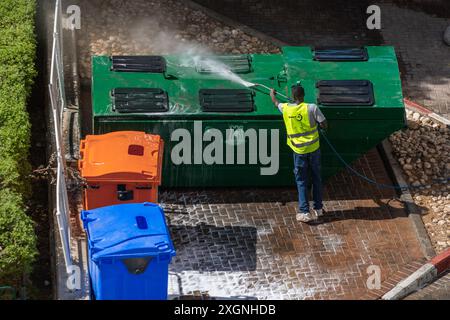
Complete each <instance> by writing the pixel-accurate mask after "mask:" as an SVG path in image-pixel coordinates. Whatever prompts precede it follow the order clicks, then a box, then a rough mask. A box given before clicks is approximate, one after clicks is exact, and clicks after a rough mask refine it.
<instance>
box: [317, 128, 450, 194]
mask: <svg viewBox="0 0 450 320" xmlns="http://www.w3.org/2000/svg"><path fill="white" fill-rule="evenodd" d="M319 132H320V135H321V137H322V138H323V139H324V140H325V142H326V143H327V144H328V146H329V147H330V149H331V150H332V151H333V153H334V154H335V155H336V157H337V158H338V159H339V160H340V161H341V162H342V164H343V165H344V166H345V167H346V168H347V169H349V170H350V171H351V172H352V173H353V174H355V175H356V176H358V177H360V178H361V179H363V180H365V181H367V182H369V183H371V184H374V185H376V186H378V187H380V188H385V189H399V190H407V189H408V188H409V189H417V188H419V189H420V188H423V187H425V185H419V186H412V185H406V186H394V185H390V184H384V183H378V182H376V181H374V180H372V179H370V178H368V177H366V176H364V175H362V174H361V173H359V172H358V171H356V170H355V169H353V168H352V167H351V166H350V165H349V164H348V163H347V162H346V161H345V160H344V158H342V156H341V155H340V154H339V153H338V152H337V151H336V149H335V148H334V146H333V144H332V143H331V142H330V140H328V137H327V135H326V133H325V131H324V130H323V129H322V128H320V130H319ZM433 181H438V183H448V181H450V177H447V178H443V179H434V180H433Z"/></svg>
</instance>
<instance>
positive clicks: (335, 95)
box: [316, 80, 375, 106]
mask: <svg viewBox="0 0 450 320" xmlns="http://www.w3.org/2000/svg"><path fill="white" fill-rule="evenodd" d="M316 87H317V88H318V89H319V95H318V98H317V102H318V103H319V104H321V105H324V106H342V105H345V106H371V105H373V104H374V103H375V98H374V94H373V85H372V83H371V82H370V81H368V80H322V81H318V82H317V84H316Z"/></svg>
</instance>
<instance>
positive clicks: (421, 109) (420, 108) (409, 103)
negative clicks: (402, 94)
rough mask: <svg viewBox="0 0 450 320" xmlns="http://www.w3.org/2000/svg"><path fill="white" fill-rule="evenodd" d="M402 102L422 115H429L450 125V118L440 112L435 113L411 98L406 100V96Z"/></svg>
mask: <svg viewBox="0 0 450 320" xmlns="http://www.w3.org/2000/svg"><path fill="white" fill-rule="evenodd" d="M403 102H404V103H405V107H406V108H407V109H409V110H411V111H415V112H418V113H420V114H423V115H426V116H428V117H430V118H431V119H433V120H436V121H437V122H440V123H443V124H444V125H446V126H447V127H449V126H450V120H448V119H447V118H445V117H443V116H441V115H440V114H437V113H435V112H433V111H431V110H429V109H427V108H425V107H424V106H422V105H420V104H418V103H416V102H413V101H411V100H408V99H406V98H405V99H403Z"/></svg>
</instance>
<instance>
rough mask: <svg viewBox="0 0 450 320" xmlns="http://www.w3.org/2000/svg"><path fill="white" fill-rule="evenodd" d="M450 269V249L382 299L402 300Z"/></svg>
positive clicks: (401, 282)
mask: <svg viewBox="0 0 450 320" xmlns="http://www.w3.org/2000/svg"><path fill="white" fill-rule="evenodd" d="M448 269H450V248H448V249H447V250H445V251H444V252H442V253H441V254H439V255H437V256H436V257H434V258H433V259H431V260H430V261H429V262H427V263H425V264H424V265H423V266H422V267H420V268H419V269H418V270H416V271H415V272H414V273H413V274H411V275H410V276H409V277H407V278H405V279H403V280H402V281H400V282H399V283H398V284H397V285H396V286H395V287H394V288H393V289H391V290H390V291H389V292H387V293H386V294H385V295H383V297H382V298H381V299H383V300H398V299H402V298H404V297H405V296H407V295H408V294H410V293H412V292H414V291H416V290H418V289H421V288H422V287H424V286H425V285H427V284H428V283H430V282H431V281H433V280H435V279H436V278H437V277H438V276H439V275H441V274H442V273H444V272H445V271H446V270H448Z"/></svg>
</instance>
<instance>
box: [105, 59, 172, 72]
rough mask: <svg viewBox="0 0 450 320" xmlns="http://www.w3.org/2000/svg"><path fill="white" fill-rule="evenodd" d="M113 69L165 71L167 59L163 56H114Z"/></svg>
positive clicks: (124, 70)
mask: <svg viewBox="0 0 450 320" xmlns="http://www.w3.org/2000/svg"><path fill="white" fill-rule="evenodd" d="M111 60H112V67H111V70H113V71H121V72H150V73H163V72H165V71H166V60H165V59H164V58H163V57H161V56H112V57H111Z"/></svg>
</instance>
